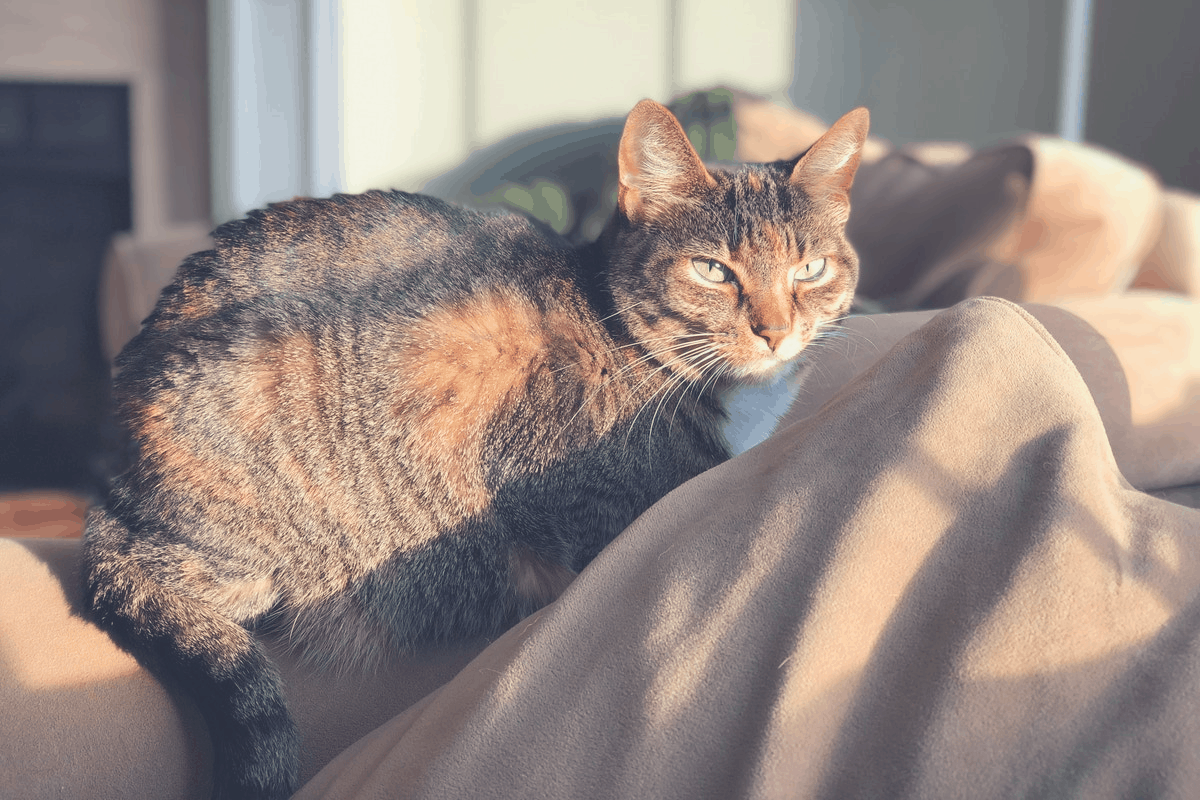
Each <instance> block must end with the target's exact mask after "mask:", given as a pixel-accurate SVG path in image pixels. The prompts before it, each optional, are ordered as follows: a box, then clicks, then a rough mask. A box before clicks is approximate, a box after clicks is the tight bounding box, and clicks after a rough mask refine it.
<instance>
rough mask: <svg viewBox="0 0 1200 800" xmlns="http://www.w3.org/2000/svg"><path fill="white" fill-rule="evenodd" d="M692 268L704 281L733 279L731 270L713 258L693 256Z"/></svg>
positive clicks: (714, 281)
mask: <svg viewBox="0 0 1200 800" xmlns="http://www.w3.org/2000/svg"><path fill="white" fill-rule="evenodd" d="M692 269H694V270H696V274H697V275H699V276H700V277H701V278H704V280H706V281H710V282H712V283H725V282H726V281H732V280H733V271H732V270H730V269H729V267H727V266H725V265H724V264H722V263H721V262H720V261H717V260H716V259H715V258H693V259H692Z"/></svg>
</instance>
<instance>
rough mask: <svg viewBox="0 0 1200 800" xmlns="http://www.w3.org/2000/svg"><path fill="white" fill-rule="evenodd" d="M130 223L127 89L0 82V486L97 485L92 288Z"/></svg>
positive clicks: (102, 403) (99, 391)
mask: <svg viewBox="0 0 1200 800" xmlns="http://www.w3.org/2000/svg"><path fill="white" fill-rule="evenodd" d="M130 227H131V192H130V139H129V89H128V87H127V86H123V85H108V84H65V83H12V82H0V491H7V490H19V489H34V488H37V489H46V488H58V489H67V490H73V491H79V492H83V493H86V494H92V493H94V492H95V491H96V490H98V489H99V488H100V486H101V485H102V480H103V472H104V467H103V459H102V454H103V453H104V452H105V451H106V449H107V446H108V443H107V441H106V440H107V439H110V438H111V435H110V433H109V431H110V430H111V426H110V424H109V423H108V418H109V407H110V399H109V390H108V381H109V377H108V376H109V371H108V365H107V363H106V362H105V359H104V356H103V354H102V351H101V344H100V333H99V323H98V314H97V288H98V285H99V279H100V271H101V265H102V262H103V257H104V253H105V249H106V247H107V245H108V242H109V239H110V238H111V237H112V235H113V233H115V232H117V231H123V230H128V229H129V228H130Z"/></svg>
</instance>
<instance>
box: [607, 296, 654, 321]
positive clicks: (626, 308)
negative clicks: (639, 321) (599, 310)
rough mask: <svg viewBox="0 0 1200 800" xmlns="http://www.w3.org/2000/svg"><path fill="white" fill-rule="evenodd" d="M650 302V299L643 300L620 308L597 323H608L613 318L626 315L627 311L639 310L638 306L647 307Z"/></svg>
mask: <svg viewBox="0 0 1200 800" xmlns="http://www.w3.org/2000/svg"><path fill="white" fill-rule="evenodd" d="M649 302H650V298H648V297H647V298H645V299H643V300H638V301H637V302H636V303H630V304H629V305H627V306H625V307H624V308H618V309H617V310H616V311H614V312H613V313H611V314H609V315H608V316H607V317H601V318H600V319H598V320H596V321H597V322H607V321H608V320H610V319H612V318H613V317H616V316H619V315H621V314H624V313H625V312H626V311H632V310H633V309H635V308H637V307H638V306H640V305H645V304H646V303H649Z"/></svg>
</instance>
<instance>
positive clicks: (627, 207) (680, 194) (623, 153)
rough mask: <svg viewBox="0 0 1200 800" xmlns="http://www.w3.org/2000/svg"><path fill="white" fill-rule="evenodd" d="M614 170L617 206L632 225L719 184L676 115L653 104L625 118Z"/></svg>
mask: <svg viewBox="0 0 1200 800" xmlns="http://www.w3.org/2000/svg"><path fill="white" fill-rule="evenodd" d="M617 165H618V169H619V171H620V175H619V181H620V184H619V186H618V190H617V192H618V193H617V205H618V207H619V208H620V209H621V213H623V214H624V215H625V216H626V217H628V218H629V219H631V220H633V221H635V222H645V221H649V220H653V219H654V218H655V216H657V215H658V214H660V213H662V212H663V211H665V210H666V209H668V208H670V207H671V206H672V205H675V204H677V203H681V202H687V201H688V200H689V199H690V198H691V197H694V196H695V195H697V194H699V193H700V192H702V191H703V190H704V189H706V188H709V187H711V186H716V183H717V182H716V180H715V179H714V178H713V176H712V175H710V174H709V173H708V170H707V169H705V168H704V162H702V161H701V160H700V156H699V155H697V154H696V150H695V149H694V148H693V147H692V143H691V142H689V141H688V138H687V134H685V133H684V132H683V128H681V127H680V126H679V121H678V120H676V119H675V115H674V114H672V113H671V112H670V111H668V110H667V108H666V106H663V105H660V104H659V103H656V102H654V101H653V100H643V101H642V102H640V103H638V104H637V105H636V106H634V107H633V111H630V112H629V118H628V119H626V120H625V131H624V132H623V133H622V134H621V147H620V150H619V151H618V153H617Z"/></svg>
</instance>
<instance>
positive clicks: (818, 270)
mask: <svg viewBox="0 0 1200 800" xmlns="http://www.w3.org/2000/svg"><path fill="white" fill-rule="evenodd" d="M824 274H825V259H823V258H818V259H817V260H816V261H810V262H808V263H807V264H805V265H804V266H803V267H801V268H800V269H798V270H796V280H797V281H801V282H804V283H808V282H809V281H815V280H816V279H817V278H819V277H821V276H822V275H824Z"/></svg>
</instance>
